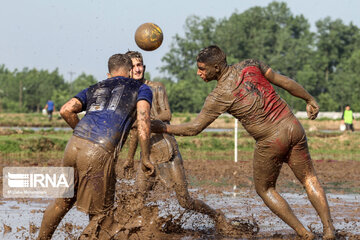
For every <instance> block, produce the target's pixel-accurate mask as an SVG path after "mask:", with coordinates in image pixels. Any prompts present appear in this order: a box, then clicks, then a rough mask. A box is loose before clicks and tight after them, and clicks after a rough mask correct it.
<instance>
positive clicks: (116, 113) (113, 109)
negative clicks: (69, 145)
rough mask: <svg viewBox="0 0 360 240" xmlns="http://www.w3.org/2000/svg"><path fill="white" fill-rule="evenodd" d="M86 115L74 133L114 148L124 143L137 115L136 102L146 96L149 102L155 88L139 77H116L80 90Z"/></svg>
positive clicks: (79, 94) (111, 148) (79, 97)
mask: <svg viewBox="0 0 360 240" xmlns="http://www.w3.org/2000/svg"><path fill="white" fill-rule="evenodd" d="M75 98H77V99H78V100H80V102H81V103H82V107H83V110H86V114H85V116H84V117H83V118H82V119H81V120H80V122H79V123H78V124H77V125H76V127H75V129H74V135H75V136H78V137H81V138H85V139H88V140H90V141H92V142H95V143H98V144H100V145H101V146H102V147H104V148H105V149H107V150H110V151H112V150H113V149H114V148H115V147H116V146H117V145H118V144H119V143H120V144H121V145H120V147H122V145H123V144H124V142H125V140H126V138H127V135H128V134H129V131H130V128H131V126H132V124H133V123H134V121H135V119H136V104H137V102H138V101H139V100H146V101H148V102H149V104H150V106H151V103H152V92H151V90H150V88H149V87H148V86H147V85H146V84H143V83H142V82H140V81H136V80H134V79H129V78H124V77H113V78H109V79H106V80H104V81H101V82H99V83H97V84H94V85H92V86H90V87H89V88H86V89H84V90H83V91H81V92H79V93H78V94H77V95H76V96H75Z"/></svg>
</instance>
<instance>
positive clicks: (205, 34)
mask: <svg viewBox="0 0 360 240" xmlns="http://www.w3.org/2000/svg"><path fill="white" fill-rule="evenodd" d="M315 27H316V30H315V31H311V28H310V24H309V21H308V20H307V19H306V18H305V17H304V16H303V15H294V14H293V13H292V12H291V10H290V9H289V8H288V6H287V4H286V3H283V2H272V3H270V4H269V5H267V6H266V7H252V8H249V9H248V10H246V11H244V12H241V13H239V12H237V11H235V12H234V13H233V14H231V16H229V17H227V18H223V19H215V18H214V17H205V18H201V17H198V16H189V17H188V18H187V19H186V21H185V24H184V28H185V33H184V35H183V36H182V35H180V34H176V35H175V37H174V38H173V41H172V44H171V47H170V49H169V51H168V52H167V53H166V54H165V55H164V57H163V58H162V62H163V64H162V66H161V67H160V71H161V72H162V73H163V75H164V76H162V77H155V78H153V79H151V80H153V81H161V82H163V83H164V84H165V86H166V90H167V93H168V97H169V103H170V106H171V110H172V111H173V112H199V111H200V110H201V108H202V105H203V102H204V100H205V97H206V96H207V95H208V94H209V92H210V91H211V90H212V89H213V88H214V86H215V84H216V82H214V81H213V82H210V83H207V84H205V83H204V82H203V81H202V80H201V79H200V78H199V77H197V76H196V70H197V68H196V56H197V54H198V52H199V51H200V50H201V49H202V48H204V47H206V46H209V45H213V44H216V45H218V46H220V47H221V48H222V49H223V50H224V51H225V53H226V54H227V59H228V62H229V63H230V64H234V63H237V62H240V61H242V60H244V59H248V58H255V59H258V60H261V61H263V62H264V63H266V64H268V65H269V66H270V67H271V68H272V69H273V70H275V71H277V72H279V73H281V74H284V75H286V76H289V77H290V78H292V79H294V80H295V81H297V82H299V83H300V84H301V85H303V86H304V87H305V88H306V89H307V90H308V91H309V93H310V94H312V95H313V96H314V97H315V98H316V99H317V101H318V102H319V104H320V107H321V111H342V110H343V107H344V105H345V104H350V105H351V106H352V109H353V110H354V111H360V67H359V66H360V31H359V28H358V27H357V26H355V25H354V24H353V23H349V24H345V23H344V22H343V21H342V20H340V19H335V20H333V19H331V18H330V17H326V18H324V19H321V20H318V21H317V22H316V24H315ZM149 61H150V60H147V59H145V63H148V62H149ZM146 78H147V79H150V74H149V73H147V74H146ZM96 82H97V80H96V79H95V78H94V77H93V76H92V75H87V74H85V73H83V74H81V75H80V76H78V77H77V78H76V79H75V80H74V81H73V82H72V83H69V82H66V81H64V78H63V76H62V75H60V74H59V72H58V70H55V71H53V72H48V71H46V70H37V69H27V68H25V69H23V70H21V71H19V70H14V71H10V70H8V69H7V68H6V67H5V65H0V111H1V112H4V111H6V112H32V111H39V110H40V109H41V108H42V107H43V106H44V105H45V103H46V101H47V100H48V99H52V100H53V101H54V102H55V104H56V105H57V106H61V105H62V104H64V103H65V101H67V100H68V99H69V98H70V97H72V96H74V95H75V94H76V93H77V92H79V91H80V90H81V89H83V88H85V87H88V86H89V85H92V84H94V83H96ZM277 90H278V92H279V94H280V95H281V97H282V98H284V99H285V100H286V101H287V102H288V104H289V105H290V106H291V107H292V109H294V110H295V111H299V110H305V102H304V101H303V100H301V99H297V98H295V97H292V96H290V95H289V93H287V92H286V91H284V90H282V89H279V88H277Z"/></svg>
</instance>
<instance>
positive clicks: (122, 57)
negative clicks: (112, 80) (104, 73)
mask: <svg viewBox="0 0 360 240" xmlns="http://www.w3.org/2000/svg"><path fill="white" fill-rule="evenodd" d="M119 68H123V69H125V70H126V71H130V70H131V69H132V61H131V59H130V57H129V56H128V55H126V54H120V53H118V54H114V55H112V56H111V57H110V58H109V61H108V69H109V73H111V72H113V71H116V70H118V69H119Z"/></svg>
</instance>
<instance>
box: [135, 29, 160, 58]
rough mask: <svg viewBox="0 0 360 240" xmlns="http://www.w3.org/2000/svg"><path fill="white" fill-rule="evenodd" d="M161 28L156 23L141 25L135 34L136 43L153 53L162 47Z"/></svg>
mask: <svg viewBox="0 0 360 240" xmlns="http://www.w3.org/2000/svg"><path fill="white" fill-rule="evenodd" d="M163 38H164V36H163V33H162V31H161V28H160V27H159V26H157V25H156V24H154V23H144V24H141V25H140V26H139V27H138V28H137V29H136V32H135V42H136V44H137V45H138V46H139V48H141V49H142V50H145V51H153V50H155V49H157V48H158V47H160V45H161V43H162V41H163Z"/></svg>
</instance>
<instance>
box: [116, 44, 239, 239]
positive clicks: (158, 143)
mask: <svg viewBox="0 0 360 240" xmlns="http://www.w3.org/2000/svg"><path fill="white" fill-rule="evenodd" d="M126 54H127V55H128V56H129V57H130V58H131V60H132V63H133V78H134V79H136V80H139V81H141V82H144V83H145V84H147V85H148V86H150V88H151V90H152V92H153V102H152V107H151V112H150V117H151V119H158V120H161V121H164V122H166V123H168V124H169V123H170V120H171V112H170V106H169V102H168V97H167V94H166V91H165V87H164V85H163V84H162V83H161V82H151V81H148V80H145V79H144V72H145V66H144V65H143V58H142V55H141V53H139V52H134V51H129V52H127V53H126ZM129 139H130V142H129V144H130V146H129V152H128V157H127V160H126V162H125V163H124V165H123V167H124V170H125V171H129V169H131V168H133V166H134V155H135V152H136V148H137V132H136V131H134V130H132V131H131V132H130V137H129ZM150 161H151V162H152V163H153V164H154V165H155V170H156V171H155V174H156V175H155V176H153V177H151V178H149V177H147V176H145V174H144V173H143V172H142V171H138V173H137V179H136V183H137V188H138V191H139V193H141V194H142V195H143V199H144V200H145V198H146V196H147V193H148V192H149V191H150V190H151V189H152V188H153V187H154V186H155V184H156V177H157V178H159V179H160V181H161V182H162V183H163V184H164V185H165V186H166V187H167V188H169V189H173V190H175V192H176V197H177V199H178V201H179V204H180V206H181V207H183V208H185V209H188V210H193V211H196V212H199V213H202V214H207V215H209V216H210V217H211V218H212V219H213V220H214V221H215V227H216V229H217V231H218V232H219V233H221V234H225V235H229V234H236V230H235V229H236V228H235V227H232V226H231V224H230V223H228V222H227V221H226V218H225V216H224V214H223V213H222V212H221V211H220V210H214V209H213V208H211V207H210V206H208V205H207V204H206V203H204V202H203V201H200V200H198V199H193V198H192V197H191V196H190V194H189V192H188V187H187V181H186V178H185V170H184V166H183V160H182V157H181V154H180V151H179V148H178V145H177V142H176V140H175V138H174V136H173V135H170V134H166V133H161V134H151V137H150ZM234 230H235V232H234Z"/></svg>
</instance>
